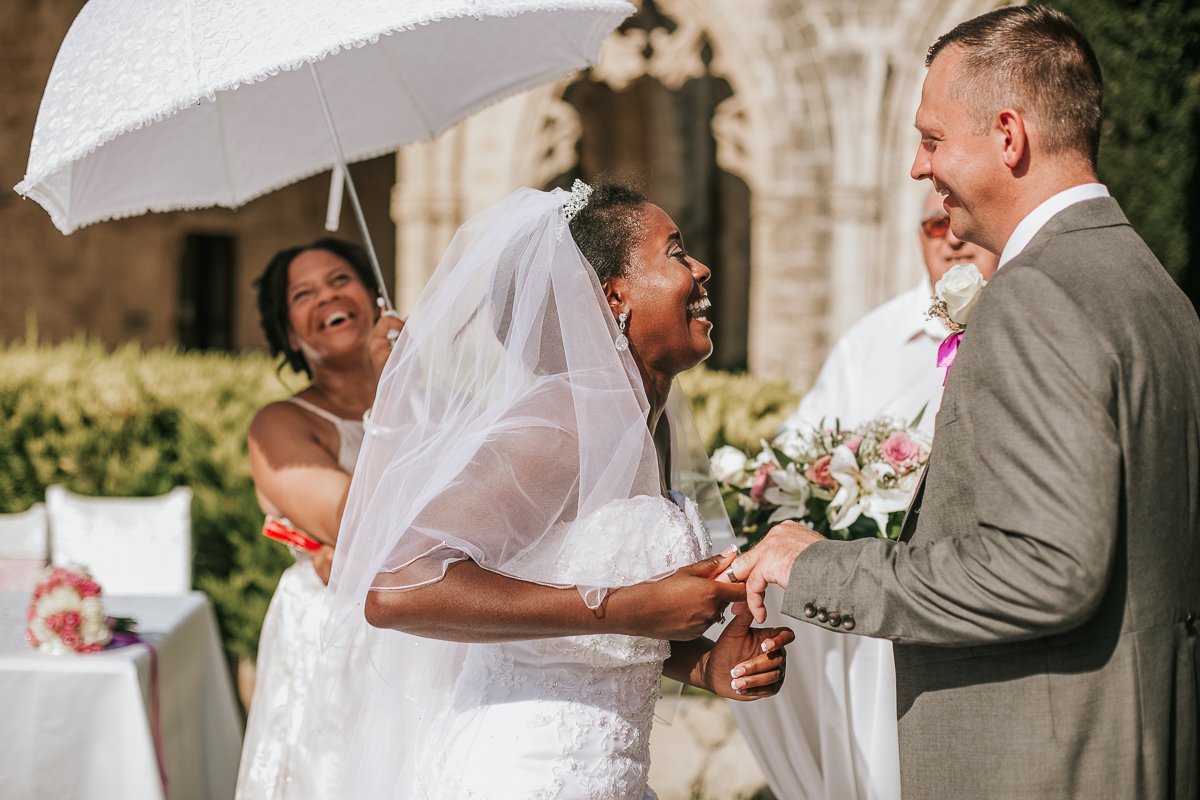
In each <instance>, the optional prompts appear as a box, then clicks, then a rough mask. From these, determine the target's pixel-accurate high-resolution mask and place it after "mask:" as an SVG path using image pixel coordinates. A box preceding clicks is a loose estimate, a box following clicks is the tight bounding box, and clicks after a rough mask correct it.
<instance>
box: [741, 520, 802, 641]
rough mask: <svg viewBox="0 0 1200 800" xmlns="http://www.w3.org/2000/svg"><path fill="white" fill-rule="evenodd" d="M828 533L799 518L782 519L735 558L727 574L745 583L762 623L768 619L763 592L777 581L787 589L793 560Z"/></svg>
mask: <svg viewBox="0 0 1200 800" xmlns="http://www.w3.org/2000/svg"><path fill="white" fill-rule="evenodd" d="M823 541H825V537H824V536H822V535H821V534H819V533H817V532H816V531H814V530H812V529H811V528H808V527H805V526H804V525H801V524H800V523H799V522H781V523H779V524H778V525H776V526H775V527H774V528H771V530H770V531H768V532H767V535H766V536H764V537H763V539H762V541H761V542H759V543H758V544H756V545H755V546H754V547H753V548H752V549H751V550H749V551H748V552H745V553H742V554H741V555H740V556H738V557H737V558H736V559H734V562H733V565H732V566H731V567H730V573H731V574H729V575H728V576H727V577H728V578H732V579H734V580H737V581H744V582H745V583H746V603H747V604H748V605H749V606H750V611H751V612H752V613H753V614H754V619H755V621H756V622H758V624H759V625H761V624H762V623H764V622H765V621H766V619H767V607H766V604H765V603H764V599H763V598H764V594H765V593H766V591H767V586H768V585H770V584H772V583H774V584H776V585H778V586H780V587H782V588H784V589H786V588H787V585H788V577H789V576H790V575H791V574H792V564H793V563H795V561H796V558H797V557H798V556H799V555H800V554H801V553H803V552H804V551H805V550H806V549H807V548H808V546H809V545H810V544H812V543H813V542H823Z"/></svg>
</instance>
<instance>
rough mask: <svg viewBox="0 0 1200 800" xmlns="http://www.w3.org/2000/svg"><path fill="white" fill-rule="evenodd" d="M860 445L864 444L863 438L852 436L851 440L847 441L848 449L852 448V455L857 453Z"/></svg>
mask: <svg viewBox="0 0 1200 800" xmlns="http://www.w3.org/2000/svg"><path fill="white" fill-rule="evenodd" d="M860 444H862V437H861V436H851V437H850V438H849V439H847V440H846V447H849V448H850V452H851V453H857V452H858V446H859V445H860Z"/></svg>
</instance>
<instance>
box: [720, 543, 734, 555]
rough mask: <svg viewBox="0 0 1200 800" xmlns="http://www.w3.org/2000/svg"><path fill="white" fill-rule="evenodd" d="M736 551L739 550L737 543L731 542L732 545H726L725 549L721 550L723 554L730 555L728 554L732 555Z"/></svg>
mask: <svg viewBox="0 0 1200 800" xmlns="http://www.w3.org/2000/svg"><path fill="white" fill-rule="evenodd" d="M736 552H737V545H736V544H731V545H729V547H726V548H725V549H724V550H723V551H721V555H723V556H728V555H732V554H733V553H736Z"/></svg>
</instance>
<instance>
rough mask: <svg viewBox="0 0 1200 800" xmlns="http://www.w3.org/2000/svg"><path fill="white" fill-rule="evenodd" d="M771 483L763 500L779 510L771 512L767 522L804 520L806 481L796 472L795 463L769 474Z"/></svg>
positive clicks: (805, 513) (806, 511) (807, 491)
mask: <svg viewBox="0 0 1200 800" xmlns="http://www.w3.org/2000/svg"><path fill="white" fill-rule="evenodd" d="M771 483H773V484H774V486H772V487H771V488H769V489H767V491H766V493H765V494H764V495H763V499H764V500H766V501H767V502H768V503H771V504H772V505H778V506H779V508H777V509H775V510H774V511H773V512H771V516H770V517H768V518H767V522H771V523H775V522H782V521H783V520H785V519H804V518H805V517H807V516H808V498H809V488H808V480H807V479H806V478H805V477H804V476H803V475H802V474H800V473H799V472H797V471H796V465H795V463H792V464H788V465H787V468H786V469H778V470H775V472H773V473H771Z"/></svg>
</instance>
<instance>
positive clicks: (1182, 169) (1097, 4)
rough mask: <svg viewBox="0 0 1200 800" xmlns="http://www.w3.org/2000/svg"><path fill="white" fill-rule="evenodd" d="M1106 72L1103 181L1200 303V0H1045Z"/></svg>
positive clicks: (1155, 252) (1155, 251) (1101, 142)
mask: <svg viewBox="0 0 1200 800" xmlns="http://www.w3.org/2000/svg"><path fill="white" fill-rule="evenodd" d="M1046 5H1050V6H1054V7H1055V8H1058V9H1060V10H1062V11H1064V12H1065V13H1067V14H1068V15H1070V16H1071V18H1072V19H1074V20H1075V21H1076V22H1077V23H1078V24H1079V26H1080V28H1082V29H1083V32H1084V33H1085V34H1086V35H1087V37H1088V39H1089V40H1090V41H1091V43H1092V47H1094V48H1095V50H1096V57H1097V58H1098V59H1099V60H1100V68H1101V70H1102V71H1103V74H1104V92H1105V97H1104V123H1103V127H1102V131H1101V139H1100V164H1099V172H1100V179H1101V180H1102V181H1104V182H1105V183H1106V184H1108V187H1109V189H1110V190H1111V191H1112V193H1113V196H1114V197H1116V198H1117V200H1118V201H1119V202H1120V203H1121V207H1122V209H1124V211H1125V214H1126V215H1127V216H1128V217H1129V220H1130V222H1132V223H1133V227H1134V228H1135V229H1136V230H1137V232H1138V233H1140V234H1141V235H1142V237H1143V238H1144V239H1145V240H1146V243H1147V244H1148V245H1149V246H1150V249H1151V250H1153V251H1154V254H1155V255H1156V256H1158V258H1159V260H1160V261H1162V263H1163V266H1165V267H1166V268H1167V271H1168V272H1170V273H1171V275H1173V276H1174V277H1175V279H1176V280H1177V281H1178V282H1180V283H1181V284H1182V285H1183V286H1184V287H1185V288H1186V289H1188V290H1189V291H1191V293H1192V294H1191V298H1192V302H1193V303H1194V304H1196V305H1197V306H1200V216H1198V214H1200V5H1197V4H1196V2H1195V0H1155V2H1153V3H1130V2H1127V0H1048V2H1046Z"/></svg>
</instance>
